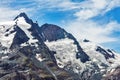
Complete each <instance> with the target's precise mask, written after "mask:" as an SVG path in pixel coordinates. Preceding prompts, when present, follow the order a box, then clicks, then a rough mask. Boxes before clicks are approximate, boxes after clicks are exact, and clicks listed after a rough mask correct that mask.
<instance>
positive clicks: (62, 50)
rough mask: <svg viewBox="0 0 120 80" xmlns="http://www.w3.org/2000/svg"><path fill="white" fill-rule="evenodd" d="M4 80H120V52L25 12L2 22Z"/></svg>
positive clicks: (0, 77) (0, 58)
mask: <svg viewBox="0 0 120 80" xmlns="http://www.w3.org/2000/svg"><path fill="white" fill-rule="evenodd" d="M0 36H1V38H0V80H119V74H120V55H119V54H118V53H116V52H115V51H113V50H110V49H105V48H103V47H102V46H100V45H98V44H95V43H93V42H91V41H89V40H86V39H85V40H80V41H78V40H77V39H76V38H75V37H74V36H73V35H72V34H70V33H68V32H67V31H65V30H64V29H62V28H60V27H59V26H57V25H54V24H43V25H42V26H39V25H38V23H35V22H33V21H32V20H31V19H29V18H28V16H27V15H26V14H25V13H20V14H19V15H18V16H17V17H16V18H15V19H14V20H13V21H9V22H2V23H0Z"/></svg>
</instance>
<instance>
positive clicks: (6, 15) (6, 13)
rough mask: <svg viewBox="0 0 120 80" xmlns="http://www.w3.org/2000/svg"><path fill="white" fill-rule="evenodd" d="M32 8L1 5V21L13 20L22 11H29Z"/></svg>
mask: <svg viewBox="0 0 120 80" xmlns="http://www.w3.org/2000/svg"><path fill="white" fill-rule="evenodd" d="M28 11H30V9H26V8H21V9H18V10H16V9H12V8H8V7H0V22H3V21H9V20H13V19H14V18H15V17H16V16H17V15H18V14H19V13H20V12H28Z"/></svg>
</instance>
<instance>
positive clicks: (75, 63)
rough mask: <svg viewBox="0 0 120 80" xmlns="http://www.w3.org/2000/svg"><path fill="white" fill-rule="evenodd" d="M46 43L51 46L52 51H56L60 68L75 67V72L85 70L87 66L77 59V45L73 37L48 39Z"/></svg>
mask: <svg viewBox="0 0 120 80" xmlns="http://www.w3.org/2000/svg"><path fill="white" fill-rule="evenodd" d="M45 44H46V45H47V46H48V47H49V49H50V50H51V51H55V52H56V54H55V58H56V60H57V64H58V66H59V67H60V68H67V69H69V68H70V67H73V71H74V72H75V73H79V72H80V71H83V70H82V69H84V68H85V65H84V63H82V62H80V60H79V59H76V53H77V51H78V50H77V45H75V44H74V41H73V40H72V39H68V38H65V39H60V40H57V41H51V42H49V41H46V42H45Z"/></svg>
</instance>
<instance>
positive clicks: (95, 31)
mask: <svg viewBox="0 0 120 80" xmlns="http://www.w3.org/2000/svg"><path fill="white" fill-rule="evenodd" d="M67 26H69V27H67V28H66V30H67V31H69V32H71V33H72V34H73V35H74V36H75V37H76V38H77V39H78V40H80V39H89V40H91V41H93V42H96V43H108V42H113V41H117V40H118V39H117V38H115V37H111V35H112V33H113V32H114V31H116V30H120V28H119V26H120V24H118V23H117V22H110V23H108V24H104V25H100V24H97V23H95V22H93V21H75V22H73V21H72V22H71V23H69V24H68V25H67Z"/></svg>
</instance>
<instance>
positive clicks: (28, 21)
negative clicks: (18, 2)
mask: <svg viewBox="0 0 120 80" xmlns="http://www.w3.org/2000/svg"><path fill="white" fill-rule="evenodd" d="M20 17H23V18H24V20H25V21H26V22H27V23H29V24H32V23H33V21H32V20H31V19H29V17H28V16H27V15H26V13H24V12H23V13H20V14H19V15H18V16H17V17H15V19H14V20H15V21H17V19H19V18H20Z"/></svg>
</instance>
